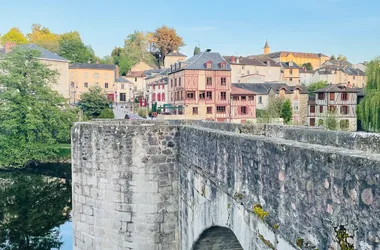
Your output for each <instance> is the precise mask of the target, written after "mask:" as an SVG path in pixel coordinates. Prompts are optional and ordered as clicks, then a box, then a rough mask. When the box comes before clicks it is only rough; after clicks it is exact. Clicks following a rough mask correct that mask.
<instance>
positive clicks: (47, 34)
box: [27, 24, 60, 53]
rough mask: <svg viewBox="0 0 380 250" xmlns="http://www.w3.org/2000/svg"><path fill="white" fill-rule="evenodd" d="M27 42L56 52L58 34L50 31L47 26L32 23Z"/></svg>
mask: <svg viewBox="0 0 380 250" xmlns="http://www.w3.org/2000/svg"><path fill="white" fill-rule="evenodd" d="M27 36H28V39H29V43H34V44H37V45H39V46H41V47H43V48H45V49H47V50H49V51H51V52H55V53H57V52H58V49H59V39H60V37H59V35H57V34H54V33H52V32H51V31H50V30H49V29H48V28H46V27H42V26H41V25H40V24H33V25H32V32H31V33H29V34H28V35H27Z"/></svg>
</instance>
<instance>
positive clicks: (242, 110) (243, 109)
mask: <svg viewBox="0 0 380 250" xmlns="http://www.w3.org/2000/svg"><path fill="white" fill-rule="evenodd" d="M240 113H242V114H244V115H245V114H247V107H240Z"/></svg>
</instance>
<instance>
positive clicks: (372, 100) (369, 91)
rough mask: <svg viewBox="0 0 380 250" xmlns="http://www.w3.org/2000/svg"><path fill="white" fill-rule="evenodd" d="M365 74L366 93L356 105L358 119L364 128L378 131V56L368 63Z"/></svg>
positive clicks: (379, 87) (379, 99) (379, 80)
mask: <svg viewBox="0 0 380 250" xmlns="http://www.w3.org/2000/svg"><path fill="white" fill-rule="evenodd" d="M366 74H367V85H366V90H365V92H366V95H365V97H364V98H363V100H361V102H360V104H359V106H358V109H357V112H358V119H359V120H360V121H361V125H362V128H363V129H364V130H366V131H372V132H380V57H377V58H375V59H373V60H372V61H371V62H369V63H368V65H367V70H366Z"/></svg>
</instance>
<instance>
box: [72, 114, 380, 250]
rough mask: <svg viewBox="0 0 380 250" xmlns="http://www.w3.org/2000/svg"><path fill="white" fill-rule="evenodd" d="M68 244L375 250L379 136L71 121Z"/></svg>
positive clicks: (379, 222)
mask: <svg viewBox="0 0 380 250" xmlns="http://www.w3.org/2000/svg"><path fill="white" fill-rule="evenodd" d="M72 145H73V146H72V147H73V149H72V152H73V155H72V162H73V224H74V249H81V250H82V249H83V250H84V249H115V250H116V249H128V250H131V249H141V250H177V249H181V250H191V249H193V250H206V249H211V250H219V249H231V250H232V249H235V250H237V249H244V250H253V249H269V250H271V249H279V250H288V249H289V250H290V249H292V250H293V249H320V250H321V249H342V250H349V249H363V250H364V249H365V250H376V249H380V245H379V242H380V136H379V135H376V134H365V133H345V132H333V131H324V130H316V129H306V128H302V127H287V126H278V125H245V126H241V125H237V124H229V123H213V122H191V124H189V123H183V122H182V123H181V122H179V121H171V122H148V121H144V122H137V121H136V122H128V121H117V120H115V121H97V122H91V123H77V124H76V125H75V126H74V128H73V130H72Z"/></svg>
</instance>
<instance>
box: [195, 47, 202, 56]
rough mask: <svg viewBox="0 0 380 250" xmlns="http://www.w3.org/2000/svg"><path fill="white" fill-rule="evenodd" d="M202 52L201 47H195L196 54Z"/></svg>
mask: <svg viewBox="0 0 380 250" xmlns="http://www.w3.org/2000/svg"><path fill="white" fill-rule="evenodd" d="M200 53H201V48H199V47H198V46H195V48H194V56H195V55H198V54H200Z"/></svg>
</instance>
